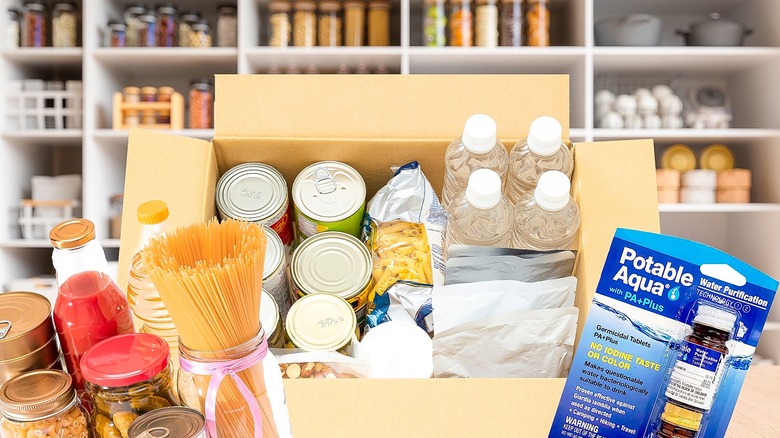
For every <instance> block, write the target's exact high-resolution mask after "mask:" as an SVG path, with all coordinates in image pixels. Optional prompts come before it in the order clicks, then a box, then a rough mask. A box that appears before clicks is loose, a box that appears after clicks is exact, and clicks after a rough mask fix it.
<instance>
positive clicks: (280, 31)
mask: <svg viewBox="0 0 780 438" xmlns="http://www.w3.org/2000/svg"><path fill="white" fill-rule="evenodd" d="M290 10H292V5H291V4H290V2H289V1H287V0H272V1H271V2H269V3H268V13H269V14H270V16H269V17H268V23H269V27H268V28H269V32H270V34H269V35H268V45H269V46H271V47H287V46H289V45H290V42H291V41H292V22H291V21H290Z"/></svg>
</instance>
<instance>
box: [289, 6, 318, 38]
mask: <svg viewBox="0 0 780 438" xmlns="http://www.w3.org/2000/svg"><path fill="white" fill-rule="evenodd" d="M316 8H317V5H316V3H314V1H312V0H297V1H296V2H295V3H294V4H293V10H294V11H295V12H294V13H293V45H294V46H296V47H312V46H314V45H315V44H316V42H317V13H316Z"/></svg>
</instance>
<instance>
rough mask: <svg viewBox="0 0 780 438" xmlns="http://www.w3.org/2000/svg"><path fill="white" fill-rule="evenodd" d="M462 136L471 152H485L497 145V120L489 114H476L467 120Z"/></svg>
mask: <svg viewBox="0 0 780 438" xmlns="http://www.w3.org/2000/svg"><path fill="white" fill-rule="evenodd" d="M462 138H463V145H464V146H466V149H468V151H469V152H471V153H475V154H484V153H485V152H488V151H489V150H490V149H492V148H493V147H494V146H495V145H496V122H495V121H494V120H493V119H492V118H491V117H490V116H488V115H485V114H474V115H473V116H471V117H469V118H468V120H466V126H464V127H463V137H462Z"/></svg>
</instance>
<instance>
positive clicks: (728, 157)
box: [699, 144, 734, 171]
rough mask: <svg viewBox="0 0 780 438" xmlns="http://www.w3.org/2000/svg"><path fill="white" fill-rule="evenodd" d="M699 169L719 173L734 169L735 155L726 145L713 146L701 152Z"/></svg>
mask: <svg viewBox="0 0 780 438" xmlns="http://www.w3.org/2000/svg"><path fill="white" fill-rule="evenodd" d="M699 167H701V168H702V169H712V170H717V171H723V170H729V169H733V168H734V153H733V152H731V149H729V147H728V146H726V145H724V144H711V145H709V146H707V147H706V148H704V150H703V151H701V156H700V157H699Z"/></svg>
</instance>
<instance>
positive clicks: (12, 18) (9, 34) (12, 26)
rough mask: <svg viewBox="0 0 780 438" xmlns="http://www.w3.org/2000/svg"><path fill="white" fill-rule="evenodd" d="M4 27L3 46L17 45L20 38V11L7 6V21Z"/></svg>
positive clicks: (12, 47) (15, 46) (11, 46)
mask: <svg viewBox="0 0 780 438" xmlns="http://www.w3.org/2000/svg"><path fill="white" fill-rule="evenodd" d="M7 23H8V24H7V26H6V28H5V36H6V38H5V48H6V49H15V48H17V47H19V44H20V41H21V38H22V12H21V11H19V10H18V9H16V8H8V22H7Z"/></svg>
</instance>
